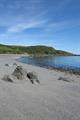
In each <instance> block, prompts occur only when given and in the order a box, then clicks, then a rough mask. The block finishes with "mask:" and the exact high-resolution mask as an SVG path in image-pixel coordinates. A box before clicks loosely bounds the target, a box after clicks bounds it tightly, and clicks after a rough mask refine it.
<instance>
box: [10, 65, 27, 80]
mask: <svg viewBox="0 0 80 120" xmlns="http://www.w3.org/2000/svg"><path fill="white" fill-rule="evenodd" d="M12 75H13V76H15V77H16V78H17V79H19V80H23V79H25V78H26V75H27V71H26V70H25V69H24V68H23V67H22V66H17V67H16V69H15V70H14V72H13V73H12Z"/></svg>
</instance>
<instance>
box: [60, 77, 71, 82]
mask: <svg viewBox="0 0 80 120" xmlns="http://www.w3.org/2000/svg"><path fill="white" fill-rule="evenodd" d="M58 80H62V81H65V82H71V81H72V80H70V79H69V78H65V77H59V78H58Z"/></svg>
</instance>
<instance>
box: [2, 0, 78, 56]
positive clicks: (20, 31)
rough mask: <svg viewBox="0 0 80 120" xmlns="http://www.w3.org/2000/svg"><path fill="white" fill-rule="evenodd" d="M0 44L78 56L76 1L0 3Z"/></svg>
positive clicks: (50, 0) (7, 0) (25, 0)
mask: <svg viewBox="0 0 80 120" xmlns="http://www.w3.org/2000/svg"><path fill="white" fill-rule="evenodd" d="M0 44H9V45H25V46H31V45H47V46H52V47H54V48H56V49H60V50H65V51H69V52H73V53H77V54H80V0H0Z"/></svg>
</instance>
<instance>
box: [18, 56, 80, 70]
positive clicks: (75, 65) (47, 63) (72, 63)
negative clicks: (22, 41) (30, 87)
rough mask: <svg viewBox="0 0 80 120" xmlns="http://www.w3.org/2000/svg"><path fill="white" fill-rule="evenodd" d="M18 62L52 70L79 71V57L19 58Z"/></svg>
mask: <svg viewBox="0 0 80 120" xmlns="http://www.w3.org/2000/svg"><path fill="white" fill-rule="evenodd" d="M18 61H20V62H23V63H26V64H31V65H37V66H41V67H46V68H52V69H53V68H57V69H64V70H80V56H49V57H48V56H47V57H21V58H20V59H19V60H18Z"/></svg>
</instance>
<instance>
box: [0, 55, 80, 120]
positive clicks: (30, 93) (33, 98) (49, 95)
mask: <svg viewBox="0 0 80 120" xmlns="http://www.w3.org/2000/svg"><path fill="white" fill-rule="evenodd" d="M18 57H20V55H0V120H80V76H75V75H70V74H68V73H65V72H59V71H54V70H48V69H45V68H41V67H36V66H32V65H27V64H23V63H20V62H17V61H16V60H15V59H16V58H18ZM15 62H16V63H17V64H18V65H22V66H23V67H24V68H25V69H26V70H27V71H28V72H30V71H35V72H37V73H38V76H39V80H40V84H31V83H30V82H29V81H25V82H18V83H9V82H5V81H3V80H2V77H3V76H4V74H11V73H12V72H13V71H14V69H15V67H16V66H14V65H13V63H15ZM5 64H9V67H8V66H5ZM59 77H65V78H67V79H68V80H71V82H66V81H62V80H58V79H59Z"/></svg>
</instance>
